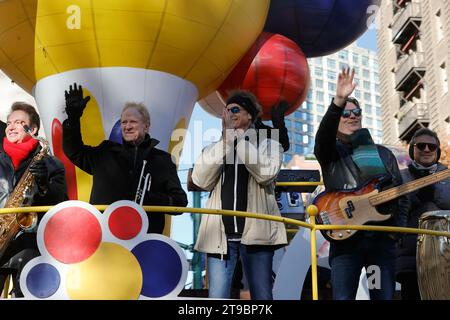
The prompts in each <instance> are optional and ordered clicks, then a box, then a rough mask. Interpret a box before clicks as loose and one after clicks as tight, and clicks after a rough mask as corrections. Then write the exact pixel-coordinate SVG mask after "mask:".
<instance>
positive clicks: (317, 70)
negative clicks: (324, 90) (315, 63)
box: [314, 67, 323, 78]
mask: <svg viewBox="0 0 450 320" xmlns="http://www.w3.org/2000/svg"><path fill="white" fill-rule="evenodd" d="M314 74H315V76H316V77H318V78H321V77H323V69H322V68H321V67H315V68H314Z"/></svg>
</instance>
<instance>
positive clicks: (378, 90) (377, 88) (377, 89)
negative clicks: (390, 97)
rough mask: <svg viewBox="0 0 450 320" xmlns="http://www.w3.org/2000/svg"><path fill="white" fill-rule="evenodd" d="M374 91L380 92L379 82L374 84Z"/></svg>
mask: <svg viewBox="0 0 450 320" xmlns="http://www.w3.org/2000/svg"><path fill="white" fill-rule="evenodd" d="M374 87H375V93H379V92H380V85H379V84H375V85H374Z"/></svg>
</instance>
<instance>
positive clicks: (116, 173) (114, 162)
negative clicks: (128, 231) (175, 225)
mask: <svg viewBox="0 0 450 320" xmlns="http://www.w3.org/2000/svg"><path fill="white" fill-rule="evenodd" d="M65 98H66V113H67V116H68V118H67V120H65V121H64V123H63V150H64V152H65V154H66V155H67V157H68V158H69V159H70V160H71V161H72V162H73V163H74V164H75V165H76V166H77V167H79V168H80V169H82V170H83V171H85V172H87V173H89V174H91V175H92V177H93V185H92V191H91V197H90V201H89V202H90V203H91V204H110V203H112V202H115V201H118V200H135V195H136V193H137V190H138V187H139V186H140V180H141V179H140V178H141V177H142V176H144V177H145V176H147V174H149V175H150V177H151V184H150V190H149V191H148V190H142V197H143V203H142V204H143V205H157V206H178V207H185V206H186V205H187V203H188V202H187V197H186V193H185V192H184V190H183V188H182V187H181V183H180V179H179V178H178V174H177V169H176V166H175V164H174V163H173V161H172V158H171V156H170V154H169V153H167V152H165V151H162V150H159V149H157V148H155V146H156V145H157V144H158V143H159V141H158V140H156V139H154V138H151V137H150V135H149V134H148V131H149V129H150V114H149V112H148V111H147V108H146V107H145V106H144V105H143V104H141V103H127V104H126V105H125V106H124V108H123V109H122V114H121V116H120V121H121V129H122V137H123V138H122V143H121V144H120V143H116V142H113V141H109V140H105V141H103V142H102V143H101V144H100V145H98V146H95V147H92V146H87V145H85V144H84V143H83V140H82V137H81V128H80V118H81V116H82V114H83V110H84V108H85V107H86V104H87V103H88V101H89V100H90V97H89V96H87V97H84V98H83V91H82V88H81V86H77V85H76V84H74V86H73V88H72V86H70V89H69V92H67V91H66V95H65ZM147 215H148V216H149V229H148V232H150V233H162V232H163V230H164V224H165V222H164V220H165V219H164V214H161V213H149V212H148V213H147Z"/></svg>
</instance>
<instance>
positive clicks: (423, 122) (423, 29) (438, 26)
mask: <svg viewBox="0 0 450 320" xmlns="http://www.w3.org/2000/svg"><path fill="white" fill-rule="evenodd" d="M379 13H380V14H379V17H378V18H379V21H378V25H377V44H378V54H379V68H380V95H381V108H382V121H383V142H384V143H386V144H396V143H398V142H399V140H403V141H406V142H407V141H409V140H410V139H411V136H412V135H413V134H414V132H415V131H416V130H417V129H418V128H420V127H423V126H426V127H429V128H431V129H433V130H435V131H437V132H438V134H439V135H440V136H441V137H444V136H446V135H448V134H449V133H450V124H449V123H450V101H449V100H450V96H449V93H448V91H449V84H448V78H449V68H450V1H448V0H382V2H381V8H380V11H379Z"/></svg>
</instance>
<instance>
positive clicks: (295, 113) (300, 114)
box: [294, 111, 302, 120]
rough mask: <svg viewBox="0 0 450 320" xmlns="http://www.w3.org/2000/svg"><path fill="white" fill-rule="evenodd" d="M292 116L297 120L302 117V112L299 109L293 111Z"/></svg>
mask: <svg viewBox="0 0 450 320" xmlns="http://www.w3.org/2000/svg"><path fill="white" fill-rule="evenodd" d="M294 117H295V119H297V120H299V119H301V118H302V113H301V112H300V111H295V112H294Z"/></svg>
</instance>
